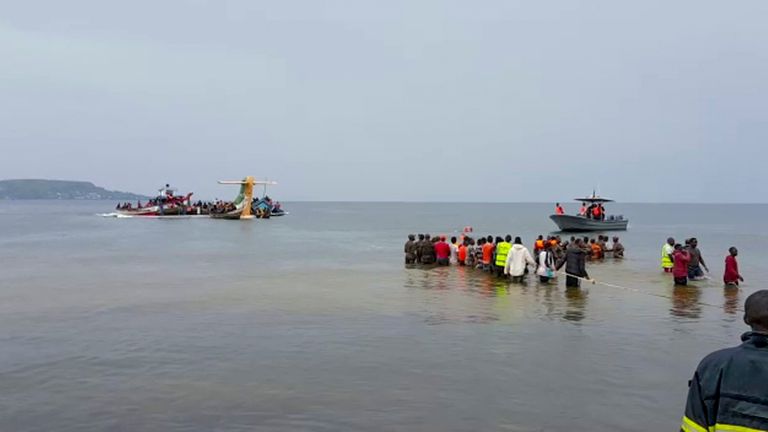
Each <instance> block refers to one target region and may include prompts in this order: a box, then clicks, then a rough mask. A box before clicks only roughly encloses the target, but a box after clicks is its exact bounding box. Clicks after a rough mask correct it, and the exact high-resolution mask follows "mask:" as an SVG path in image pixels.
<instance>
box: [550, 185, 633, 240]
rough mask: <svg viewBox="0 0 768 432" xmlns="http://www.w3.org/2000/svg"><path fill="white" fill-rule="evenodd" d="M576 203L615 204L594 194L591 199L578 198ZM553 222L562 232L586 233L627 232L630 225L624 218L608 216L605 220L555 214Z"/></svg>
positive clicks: (551, 217) (552, 217) (552, 216)
mask: <svg viewBox="0 0 768 432" xmlns="http://www.w3.org/2000/svg"><path fill="white" fill-rule="evenodd" d="M575 201H579V202H582V203H589V204H602V203H607V202H613V200H612V199H608V198H603V197H599V196H596V195H595V194H594V193H592V196H591V197H586V198H576V199H575ZM549 218H550V219H552V222H554V223H555V224H557V227H558V228H560V231H572V232H584V231H626V229H627V225H628V224H629V220H628V219H624V216H608V217H606V218H605V219H603V220H600V219H590V218H588V217H585V216H577V215H566V214H553V215H551V216H550V217H549Z"/></svg>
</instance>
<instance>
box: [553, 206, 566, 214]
mask: <svg viewBox="0 0 768 432" xmlns="http://www.w3.org/2000/svg"><path fill="white" fill-rule="evenodd" d="M555 214H559V215H562V214H565V210H563V208H562V207H560V206H557V207H555Z"/></svg>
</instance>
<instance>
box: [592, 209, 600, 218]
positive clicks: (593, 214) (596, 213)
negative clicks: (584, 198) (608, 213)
mask: <svg viewBox="0 0 768 432" xmlns="http://www.w3.org/2000/svg"><path fill="white" fill-rule="evenodd" d="M592 216H594V217H600V207H597V206H595V208H593V209H592Z"/></svg>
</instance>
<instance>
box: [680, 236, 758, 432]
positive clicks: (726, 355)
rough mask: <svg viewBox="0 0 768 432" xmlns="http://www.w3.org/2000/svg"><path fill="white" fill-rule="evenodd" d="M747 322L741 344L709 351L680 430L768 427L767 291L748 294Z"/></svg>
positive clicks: (751, 431) (745, 431)
mask: <svg viewBox="0 0 768 432" xmlns="http://www.w3.org/2000/svg"><path fill="white" fill-rule="evenodd" d="M731 249H733V248H731ZM744 323H746V324H747V325H748V326H749V327H750V329H751V331H749V332H747V333H744V334H743V335H741V340H742V342H743V343H742V344H741V345H739V346H737V347H734V348H727V349H724V350H720V351H716V352H713V353H712V354H709V355H708V356H706V357H705V358H704V359H703V360H702V361H701V363H699V366H698V367H697V368H696V372H695V373H694V374H693V378H692V379H691V380H690V381H689V382H688V400H687V401H686V404H685V414H684V416H683V421H682V424H681V426H680V430H681V431H684V432H707V431H734V432H759V431H766V430H768V398H766V389H768V290H760V291H757V292H755V293H753V294H752V295H750V296H749V297H747V301H746V302H744Z"/></svg>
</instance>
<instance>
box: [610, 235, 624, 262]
mask: <svg viewBox="0 0 768 432" xmlns="http://www.w3.org/2000/svg"><path fill="white" fill-rule="evenodd" d="M611 250H612V251H613V257H614V258H616V259H622V258H624V245H623V244H621V242H619V238H618V237H614V238H613V247H612V248H611Z"/></svg>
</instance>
